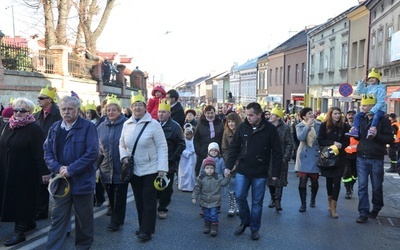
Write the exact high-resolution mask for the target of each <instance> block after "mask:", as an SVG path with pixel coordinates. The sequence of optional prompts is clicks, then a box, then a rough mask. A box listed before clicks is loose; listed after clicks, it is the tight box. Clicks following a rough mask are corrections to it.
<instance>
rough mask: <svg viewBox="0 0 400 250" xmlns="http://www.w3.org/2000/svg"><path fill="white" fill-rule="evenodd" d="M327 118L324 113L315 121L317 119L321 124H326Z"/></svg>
mask: <svg viewBox="0 0 400 250" xmlns="http://www.w3.org/2000/svg"><path fill="white" fill-rule="evenodd" d="M325 116H326V115H325V114H324V113H321V114H319V115H318V116H317V117H316V118H315V119H317V120H318V121H320V122H324V121H325Z"/></svg>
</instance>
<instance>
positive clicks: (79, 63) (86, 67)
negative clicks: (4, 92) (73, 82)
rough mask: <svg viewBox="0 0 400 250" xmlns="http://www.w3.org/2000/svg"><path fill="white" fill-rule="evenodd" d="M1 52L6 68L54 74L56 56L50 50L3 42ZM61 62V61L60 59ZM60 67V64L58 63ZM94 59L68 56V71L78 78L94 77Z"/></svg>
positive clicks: (0, 46)
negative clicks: (92, 74) (33, 48)
mask: <svg viewBox="0 0 400 250" xmlns="http://www.w3.org/2000/svg"><path fill="white" fill-rule="evenodd" d="M0 53H1V56H2V63H3V67H4V68H5V69H9V70H17V71H27V72H39V73H47V74H54V73H55V72H54V67H55V62H56V59H57V58H56V57H57V56H58V55H55V54H53V53H52V52H51V51H50V50H36V51H34V50H32V49H29V48H28V47H27V46H26V44H15V45H14V44H12V43H6V42H4V41H3V42H1V43H0ZM60 63H61V61H60ZM58 66H59V67H60V65H58ZM92 67H93V61H92V60H87V59H86V58H78V57H74V56H73V55H72V54H70V55H69V57H68V73H69V74H70V75H71V76H73V77H76V78H84V79H92V76H91V71H92Z"/></svg>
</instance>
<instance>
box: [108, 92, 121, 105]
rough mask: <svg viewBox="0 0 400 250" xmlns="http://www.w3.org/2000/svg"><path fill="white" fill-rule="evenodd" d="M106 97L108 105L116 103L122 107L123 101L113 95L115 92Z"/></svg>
mask: <svg viewBox="0 0 400 250" xmlns="http://www.w3.org/2000/svg"><path fill="white" fill-rule="evenodd" d="M106 99H107V103H106V105H108V104H116V105H118V106H119V107H121V101H120V100H118V99H117V96H116V95H113V94H111V95H107V97H106Z"/></svg>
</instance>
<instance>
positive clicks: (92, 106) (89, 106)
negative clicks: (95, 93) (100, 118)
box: [85, 101, 97, 111]
mask: <svg viewBox="0 0 400 250" xmlns="http://www.w3.org/2000/svg"><path fill="white" fill-rule="evenodd" d="M96 109H97V107H96V104H94V101H93V102H92V104H90V103H89V101H87V102H86V106H85V110H94V111H96Z"/></svg>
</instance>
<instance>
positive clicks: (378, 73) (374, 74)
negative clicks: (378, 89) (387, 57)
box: [368, 68, 382, 81]
mask: <svg viewBox="0 0 400 250" xmlns="http://www.w3.org/2000/svg"><path fill="white" fill-rule="evenodd" d="M381 76H382V73H381V71H380V70H377V69H375V68H372V69H371V71H370V72H369V73H368V79H369V78H371V77H374V78H376V79H378V81H380V80H381Z"/></svg>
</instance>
